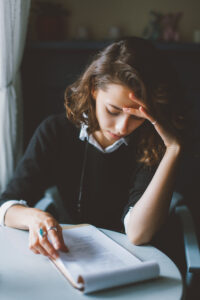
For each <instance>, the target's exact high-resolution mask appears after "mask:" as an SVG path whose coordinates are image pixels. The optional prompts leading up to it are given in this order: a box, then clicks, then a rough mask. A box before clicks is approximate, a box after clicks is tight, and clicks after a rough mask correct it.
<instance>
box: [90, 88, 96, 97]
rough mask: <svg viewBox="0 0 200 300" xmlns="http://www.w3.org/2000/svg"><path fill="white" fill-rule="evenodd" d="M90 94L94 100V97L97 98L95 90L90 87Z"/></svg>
mask: <svg viewBox="0 0 200 300" xmlns="http://www.w3.org/2000/svg"><path fill="white" fill-rule="evenodd" d="M91 94H92V98H93V99H94V100H96V98H97V90H95V89H92V92H91Z"/></svg>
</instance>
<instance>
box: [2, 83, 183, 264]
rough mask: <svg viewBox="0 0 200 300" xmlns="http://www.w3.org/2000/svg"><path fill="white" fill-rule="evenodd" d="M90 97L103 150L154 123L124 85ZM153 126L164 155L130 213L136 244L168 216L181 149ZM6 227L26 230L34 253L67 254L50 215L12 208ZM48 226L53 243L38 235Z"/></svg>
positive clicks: (130, 235)
mask: <svg viewBox="0 0 200 300" xmlns="http://www.w3.org/2000/svg"><path fill="white" fill-rule="evenodd" d="M93 98H94V101H96V117H97V120H98V122H99V127H100V130H98V131H96V132H95V133H94V136H95V138H96V140H97V141H98V142H99V143H100V145H101V146H102V147H103V148H105V147H107V146H110V145H112V144H113V143H114V142H115V141H116V140H118V139H120V138H121V137H122V136H126V135H128V134H130V133H131V132H133V131H134V130H135V129H136V128H138V127H139V126H141V125H142V123H143V122H144V121H145V120H147V121H149V122H151V123H153V122H154V121H155V120H154V119H153V118H152V117H151V116H150V114H149V113H148V111H147V109H146V107H145V105H144V103H143V102H142V101H140V100H139V99H136V98H135V96H134V93H133V91H131V90H130V89H129V88H127V87H126V86H123V85H118V84H109V85H108V86H107V87H106V89H105V90H101V89H100V90H96V91H93ZM152 126H154V128H155V130H156V131H157V133H158V134H159V135H160V137H161V138H162V140H163V142H164V144H165V146H166V152H165V154H164V156H163V159H162V160H161V162H160V164H159V166H158V168H157V170H156V173H155V175H154V177H153V178H152V180H151V182H150V183H149V186H148V187H147V189H146V191H145V192H144V194H143V195H142V197H141V198H140V199H139V201H138V202H137V203H136V205H135V206H134V207H133V208H132V209H131V212H130V218H129V221H128V226H127V235H128V238H129V239H130V241H131V242H132V243H134V244H136V245H141V244H144V243H148V242H149V241H150V240H151V239H152V237H153V235H154V234H155V233H156V231H157V230H158V229H159V228H160V226H161V225H162V223H163V222H164V221H165V219H166V217H167V214H168V209H169V204H170V200H171V195H172V192H173V183H174V178H175V173H176V166H177V163H178V159H179V155H180V150H181V146H180V144H179V142H178V140H177V139H176V138H175V137H174V136H172V135H171V134H170V133H168V132H167V131H166V130H165V129H164V128H163V127H162V126H161V125H160V124H159V123H156V124H155V125H152ZM5 225H6V226H9V227H14V228H19V229H26V230H29V247H30V249H31V250H32V251H33V252H34V253H36V254H43V255H46V256H49V257H51V258H53V259H56V258H57V257H58V252H57V250H62V251H68V248H67V246H66V245H65V244H64V241H63V237H62V229H61V227H60V225H59V224H58V222H57V221H56V220H55V219H54V218H53V217H52V216H51V215H50V214H49V213H46V212H43V211H41V210H38V209H36V208H29V207H24V206H21V205H14V206H12V207H10V208H9V209H8V210H7V213H6V216H5ZM50 226H56V227H57V228H58V232H56V231H55V230H50V231H48V236H49V238H50V239H51V241H52V243H50V242H49V241H48V239H47V237H44V238H40V237H39V235H38V232H39V229H40V228H43V230H44V232H45V233H47V229H48V228H49V227H50Z"/></svg>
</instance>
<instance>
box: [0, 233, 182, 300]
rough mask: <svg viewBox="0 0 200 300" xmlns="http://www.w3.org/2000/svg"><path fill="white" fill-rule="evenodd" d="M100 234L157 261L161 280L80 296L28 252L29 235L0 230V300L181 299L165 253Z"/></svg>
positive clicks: (173, 267)
mask: <svg viewBox="0 0 200 300" xmlns="http://www.w3.org/2000/svg"><path fill="white" fill-rule="evenodd" d="M102 231H103V232H104V233H105V234H107V235H108V236H109V237H111V238H112V239H114V240H115V241H117V242H118V243H119V244H121V245H123V247H125V248H126V249H127V250H129V251H130V252H132V253H134V254H135V255H136V256H138V257H139V258H141V259H144V260H148V259H151V260H152V259H153V260H156V261H157V262H158V263H159V265H160V271H161V274H160V277H159V278H158V279H154V280H150V281H146V282H141V283H137V284H133V285H130V286H126V287H119V288H115V289H110V290H107V291H101V292H96V293H93V294H89V295H83V294H82V293H81V292H80V291H78V290H76V289H74V288H73V287H72V286H71V285H70V284H69V283H68V281H67V280H66V279H65V278H64V277H63V275H62V274H61V273H60V272H59V271H58V270H57V269H56V267H55V266H54V265H53V264H52V263H51V262H50V261H49V259H48V258H46V257H44V256H41V255H35V254H34V253H32V252H31V251H30V250H29V248H28V242H27V241H28V232H26V231H22V230H17V229H11V228H0V254H1V255H0V299H2V300H27V299H28V300H35V299H37V300H44V299H48V300H55V299H58V300H66V299H69V300H70V299H73V300H78V299H82V300H93V299H98V300H101V299H104V300H105V299H115V300H128V299H129V300H130V299H134V300H151V299H152V300H160V299H162V300H169V299H170V300H173V299H174V300H178V299H181V297H182V294H183V284H182V278H181V274H180V272H179V270H178V268H177V267H176V265H175V264H174V263H173V262H172V261H171V260H170V259H169V258H168V257H167V256H166V255H165V254H163V253H162V252H161V251H159V250H158V249H156V248H154V247H152V246H150V245H145V246H134V245H132V244H131V243H130V242H129V241H128V239H127V237H126V235H124V234H122V233H118V232H114V231H109V230H105V229H104V230H103V229H102ZM8 236H9V238H8ZM10 237H11V238H10Z"/></svg>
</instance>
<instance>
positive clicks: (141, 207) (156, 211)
mask: <svg viewBox="0 0 200 300" xmlns="http://www.w3.org/2000/svg"><path fill="white" fill-rule="evenodd" d="M179 156H180V146H178V145H177V146H174V147H169V148H167V150H166V152H165V155H164V156H163V158H162V160H161V162H160V164H159V166H158V168H157V170H156V173H155V174H154V176H153V178H152V180H151V182H150V183H149V185H148V187H147V189H146V191H145V192H144V194H143V195H142V197H141V198H140V199H139V201H138V202H137V203H136V205H135V206H134V207H133V208H132V209H131V212H130V218H129V221H128V224H127V234H128V237H129V239H130V240H131V242H132V243H134V244H137V245H138V244H144V243H148V242H149V241H150V240H151V239H152V237H153V235H154V234H155V233H156V231H157V230H158V229H159V228H160V227H161V225H162V224H163V222H164V221H165V219H166V217H167V215H168V211H169V205H170V201H171V197H172V192H173V187H174V180H175V175H176V169H177V164H178V160H179Z"/></svg>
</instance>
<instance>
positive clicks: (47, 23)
mask: <svg viewBox="0 0 200 300" xmlns="http://www.w3.org/2000/svg"><path fill="white" fill-rule="evenodd" d="M34 12H35V14H36V30H37V35H38V38H39V40H43V41H44V40H62V39H64V37H65V32H66V29H67V28H66V27H67V26H66V25H67V24H66V23H67V22H66V21H67V17H68V16H69V11H68V10H67V9H66V8H64V7H63V5H62V4H61V3H56V2H44V1H37V2H35V5H34Z"/></svg>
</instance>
